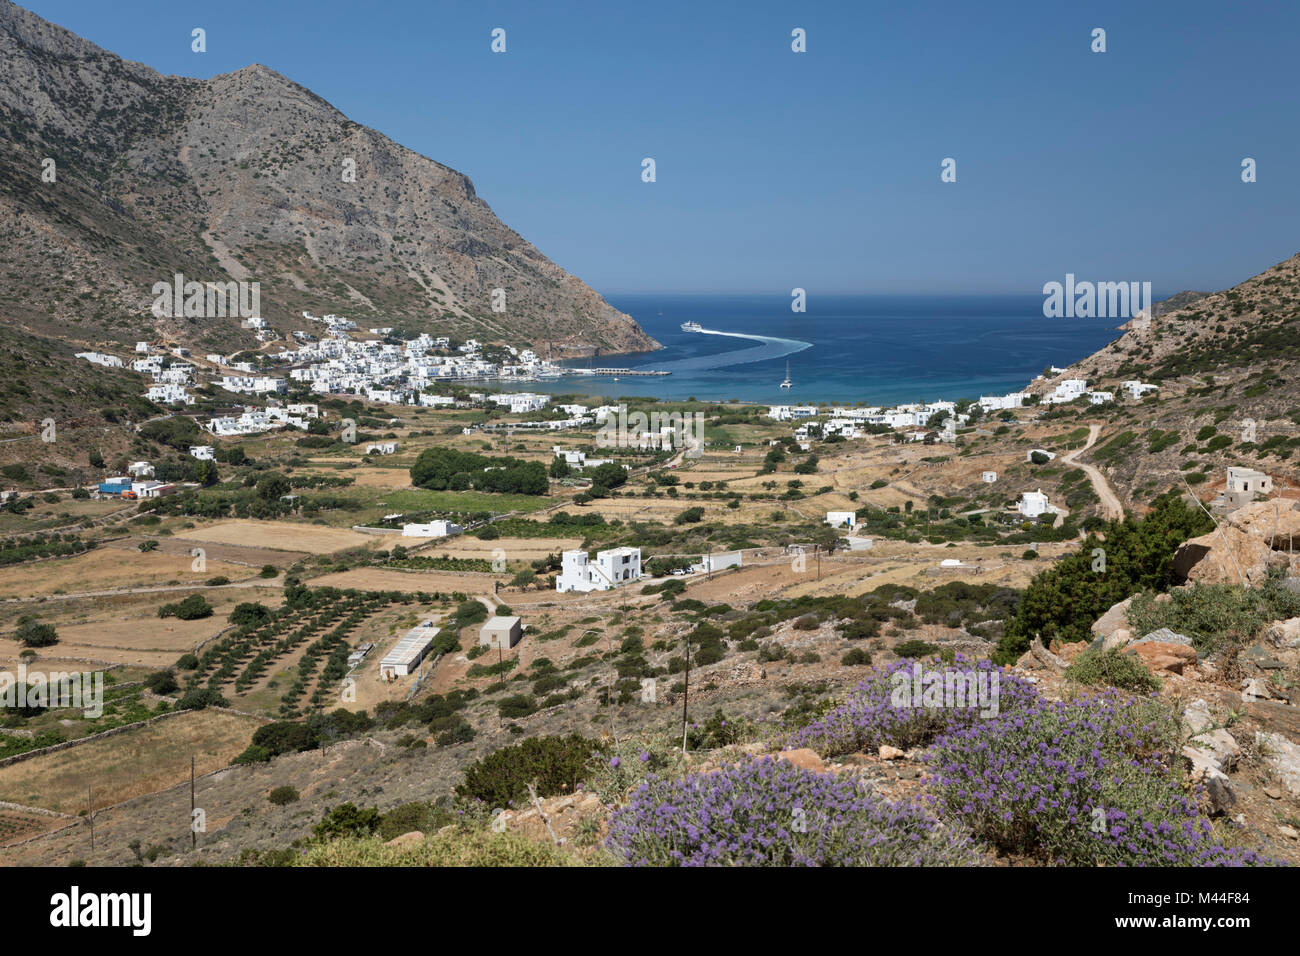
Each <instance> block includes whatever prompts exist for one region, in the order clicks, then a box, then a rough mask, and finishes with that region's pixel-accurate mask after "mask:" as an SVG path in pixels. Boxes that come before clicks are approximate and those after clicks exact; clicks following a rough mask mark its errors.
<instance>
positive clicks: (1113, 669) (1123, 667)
mask: <svg viewBox="0 0 1300 956" xmlns="http://www.w3.org/2000/svg"><path fill="white" fill-rule="evenodd" d="M1065 678H1066V680H1072V681H1074V682H1075V683H1076V684H1087V685H1089V686H1092V687H1102V686H1106V687H1118V688H1120V689H1121V690H1131V691H1156V690H1159V689H1160V681H1159V680H1158V679H1157V678H1156V676H1155V675H1154V674H1152V673H1151V672H1150V671H1149V670H1147V669H1146V668H1145V667H1144V666H1142V662H1141V661H1139V660H1138V659H1137V658H1136V657H1134V656H1133V655H1131V654H1121V653H1120V652H1119V651H1118V650H1109V651H1102V650H1095V649H1093V648H1088V649H1087V650H1086V651H1084V652H1083V653H1082V654H1080V655H1079V656H1078V657H1076V658H1075V659H1074V661H1073V663H1071V664H1070V666H1069V667H1067V668H1066V669H1065Z"/></svg>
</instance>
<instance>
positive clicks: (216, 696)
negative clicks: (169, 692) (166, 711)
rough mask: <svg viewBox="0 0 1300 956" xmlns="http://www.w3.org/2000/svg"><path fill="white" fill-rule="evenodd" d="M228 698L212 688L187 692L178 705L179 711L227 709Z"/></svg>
mask: <svg viewBox="0 0 1300 956" xmlns="http://www.w3.org/2000/svg"><path fill="white" fill-rule="evenodd" d="M225 706H226V698H224V697H222V696H221V692H220V691H218V690H216V689H215V688H212V687H202V688H197V689H194V690H188V691H186V692H185V696H184V697H182V698H181V699H180V703H178V704H177V705H176V707H177V709H178V710H202V709H203V708H204V707H225Z"/></svg>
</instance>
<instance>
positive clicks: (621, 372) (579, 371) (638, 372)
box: [571, 368, 673, 375]
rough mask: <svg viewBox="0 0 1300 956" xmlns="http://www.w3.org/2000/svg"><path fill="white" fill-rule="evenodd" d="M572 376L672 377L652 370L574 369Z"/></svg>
mask: <svg viewBox="0 0 1300 956" xmlns="http://www.w3.org/2000/svg"><path fill="white" fill-rule="evenodd" d="M571 371H572V372H573V374H574V375H672V374H673V373H672V372H659V371H655V370H653V369H635V368H575V369H572V370H571Z"/></svg>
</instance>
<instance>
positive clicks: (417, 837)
mask: <svg viewBox="0 0 1300 956" xmlns="http://www.w3.org/2000/svg"><path fill="white" fill-rule="evenodd" d="M423 842H424V834H423V833H421V832H420V831H419V830H411V831H410V832H409V833H403V834H402V835H401V836H395V837H393V838H392V839H391V840H389V841H388V842H387V843H385V844H384V846H396V847H404V846H411V845H413V844H415V843H423Z"/></svg>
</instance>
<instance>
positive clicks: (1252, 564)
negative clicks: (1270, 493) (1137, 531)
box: [1173, 501, 1300, 587]
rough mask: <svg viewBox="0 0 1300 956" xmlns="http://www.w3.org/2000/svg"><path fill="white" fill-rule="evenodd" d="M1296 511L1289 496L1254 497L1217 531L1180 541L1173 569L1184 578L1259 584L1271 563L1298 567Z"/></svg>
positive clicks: (1299, 536) (1299, 513)
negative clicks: (1293, 548)
mask: <svg viewBox="0 0 1300 956" xmlns="http://www.w3.org/2000/svg"><path fill="white" fill-rule="evenodd" d="M1292 541H1294V542H1295V546H1296V547H1297V548H1300V510H1297V509H1296V507H1295V502H1292V501H1257V502H1255V503H1254V504H1250V505H1246V506H1245V507H1244V508H1241V509H1239V510H1238V511H1235V512H1233V514H1232V515H1230V516H1229V517H1228V518H1227V519H1226V520H1224V521H1222V522H1221V523H1220V527H1219V530H1216V531H1211V532H1210V533H1209V534H1203V535H1201V536H1200V537H1199V538H1192V539H1190V540H1189V541H1186V542H1184V543H1183V545H1182V546H1181V547H1179V549H1178V550H1177V551H1176V552H1175V553H1174V561H1173V570H1174V573H1175V574H1177V575H1178V576H1179V577H1181V578H1182V579H1183V580H1185V581H1200V582H1203V583H1206V584H1242V583H1244V584H1245V585H1246V586H1247V587H1258V586H1259V585H1260V584H1261V583H1263V581H1264V579H1265V578H1267V577H1268V574H1269V571H1270V570H1271V569H1273V568H1286V569H1288V570H1289V571H1290V572H1292V573H1294V572H1296V571H1300V560H1297V555H1296V554H1295V553H1293V552H1291V551H1290V550H1289V548H1290V547H1291V542H1292Z"/></svg>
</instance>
